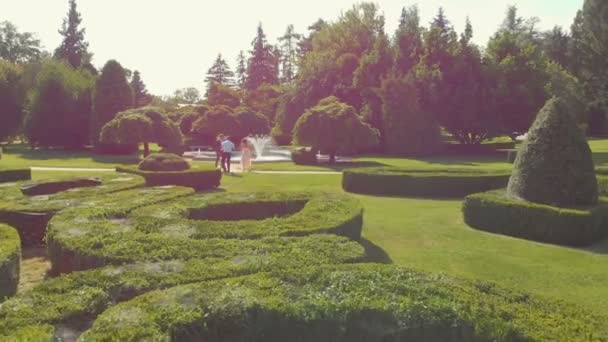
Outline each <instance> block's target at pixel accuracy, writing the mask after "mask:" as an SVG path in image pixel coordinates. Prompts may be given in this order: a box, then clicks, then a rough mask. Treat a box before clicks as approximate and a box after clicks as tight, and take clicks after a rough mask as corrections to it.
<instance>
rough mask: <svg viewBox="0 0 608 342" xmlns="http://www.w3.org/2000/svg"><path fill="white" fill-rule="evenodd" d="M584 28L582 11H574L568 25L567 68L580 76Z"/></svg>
mask: <svg viewBox="0 0 608 342" xmlns="http://www.w3.org/2000/svg"><path fill="white" fill-rule="evenodd" d="M584 35H585V28H584V27H583V11H582V10H579V11H578V12H577V13H576V17H575V18H574V22H573V23H572V26H570V40H569V42H568V61H569V65H568V66H567V67H568V70H569V71H570V72H571V73H572V74H573V75H574V76H576V77H581V71H582V66H583V44H584Z"/></svg>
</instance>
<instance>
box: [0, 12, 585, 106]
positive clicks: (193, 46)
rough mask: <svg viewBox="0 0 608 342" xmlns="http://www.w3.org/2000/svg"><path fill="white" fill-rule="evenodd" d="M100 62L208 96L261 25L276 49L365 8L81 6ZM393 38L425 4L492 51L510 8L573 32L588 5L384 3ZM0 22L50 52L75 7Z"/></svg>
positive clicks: (5, 16)
mask: <svg viewBox="0 0 608 342" xmlns="http://www.w3.org/2000/svg"><path fill="white" fill-rule="evenodd" d="M77 2H78V8H79V11H80V12H81V14H82V16H83V23H84V26H85V27H86V30H87V32H86V38H87V40H88V41H89V43H90V50H91V52H93V53H94V59H93V63H94V64H95V65H96V66H97V67H101V66H103V64H104V63H105V62H106V61H107V60H108V59H117V60H118V61H119V62H120V63H121V64H123V66H125V67H127V68H129V69H132V70H139V71H140V72H141V74H142V78H143V80H144V82H145V83H146V85H147V86H148V89H149V90H150V91H151V92H152V93H154V94H156V95H165V94H171V93H172V92H173V91H174V90H175V89H177V88H184V87H197V88H199V89H200V90H201V92H203V88H204V78H205V73H206V71H207V69H208V68H209V67H210V66H211V64H212V63H213V60H214V59H215V57H216V56H217V54H218V53H220V52H221V53H222V54H223V55H224V57H225V58H226V60H227V61H228V63H229V64H230V66H231V68H232V69H233V70H234V69H235V66H236V57H237V55H238V52H239V51H240V50H245V51H247V50H249V48H250V43H251V40H252V39H253V37H254V35H255V32H256V27H257V25H258V23H259V22H262V24H263V27H264V30H265V32H266V34H267V37H268V39H269V41H270V42H272V43H276V38H277V37H279V36H281V35H282V34H283V33H284V32H285V29H286V27H287V25H289V24H293V25H295V28H296V31H298V32H300V33H305V32H306V31H307V27H308V26H309V25H310V24H311V23H313V22H315V21H316V20H317V19H318V18H323V19H325V20H329V21H331V20H334V19H336V18H337V17H338V16H339V15H340V13H341V12H343V11H345V10H347V9H349V8H351V7H352V5H353V4H355V3H357V2H358V1H353V0H298V1H294V0H219V1H209V0H171V1H167V0H78V1H77ZM376 3H378V4H379V5H380V7H381V10H382V12H383V13H384V15H385V17H386V29H387V32H390V33H392V32H394V30H395V28H396V26H397V22H398V19H399V15H400V13H401V8H402V7H403V6H410V5H413V4H418V6H419V8H420V12H421V13H420V14H421V17H422V22H423V24H425V25H426V24H427V23H428V22H429V21H430V20H431V18H432V17H433V16H434V15H435V13H436V12H437V9H438V8H439V7H440V6H443V8H444V9H445V12H446V15H447V17H448V19H449V20H450V21H451V22H452V23H453V24H454V26H455V28H456V30H457V31H459V32H460V31H462V28H463V27H464V21H465V18H466V16H467V15H468V16H469V17H470V18H471V21H472V23H473V29H474V33H475V37H474V40H475V41H476V42H477V43H479V44H481V45H485V44H486V42H487V40H488V38H489V37H490V36H491V35H492V34H493V33H494V32H495V31H496V28H497V27H498V26H499V25H500V23H501V22H502V20H503V18H504V13H505V10H506V8H507V6H508V5H510V4H514V5H517V6H518V7H519V9H520V15H522V16H524V17H531V16H536V17H539V18H540V20H541V22H540V27H541V28H543V29H549V28H551V27H553V26H554V25H561V26H564V27H565V28H569V27H570V24H571V23H572V20H573V18H574V16H575V14H576V11H577V10H578V9H580V8H581V7H582V5H583V0H419V1H410V0H379V1H376ZM0 8H2V10H1V11H0V21H4V20H8V21H11V22H13V23H14V24H15V25H17V26H18V28H19V30H20V31H29V32H36V33H38V36H39V38H40V39H41V40H42V44H43V45H44V47H45V48H46V49H47V50H54V49H55V47H57V46H58V45H59V43H60V40H61V37H60V36H59V34H58V33H57V30H58V29H59V27H60V26H61V23H62V20H63V18H64V17H65V15H66V13H67V9H68V0H0Z"/></svg>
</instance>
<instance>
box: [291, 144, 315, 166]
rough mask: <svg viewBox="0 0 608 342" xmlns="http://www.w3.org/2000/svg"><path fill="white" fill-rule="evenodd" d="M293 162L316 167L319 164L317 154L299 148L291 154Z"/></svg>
mask: <svg viewBox="0 0 608 342" xmlns="http://www.w3.org/2000/svg"><path fill="white" fill-rule="evenodd" d="M291 160H292V161H293V162H294V163H295V164H296V165H315V164H317V153H316V152H313V151H311V150H308V149H305V148H299V149H297V150H295V151H293V152H291Z"/></svg>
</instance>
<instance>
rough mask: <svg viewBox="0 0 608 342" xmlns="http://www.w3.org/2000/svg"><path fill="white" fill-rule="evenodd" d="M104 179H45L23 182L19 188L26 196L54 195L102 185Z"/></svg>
mask: <svg viewBox="0 0 608 342" xmlns="http://www.w3.org/2000/svg"><path fill="white" fill-rule="evenodd" d="M102 184H103V181H102V180H101V179H100V178H74V179H66V180H62V181H55V180H44V181H39V182H34V183H26V184H22V185H21V186H20V187H19V188H20V189H21V192H22V193H23V194H24V195H26V196H41V195H52V194H56V193H58V192H62V191H67V190H70V189H78V188H88V187H94V186H100V185H102Z"/></svg>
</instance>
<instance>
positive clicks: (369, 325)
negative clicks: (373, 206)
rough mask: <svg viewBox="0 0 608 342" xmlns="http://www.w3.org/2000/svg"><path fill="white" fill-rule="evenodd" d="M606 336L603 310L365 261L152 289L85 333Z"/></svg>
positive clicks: (238, 337) (331, 337) (305, 337)
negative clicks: (363, 262)
mask: <svg viewBox="0 0 608 342" xmlns="http://www.w3.org/2000/svg"><path fill="white" fill-rule="evenodd" d="M124 317H129V319H128V320H126V319H124ZM116 322H120V324H116ZM605 332H606V328H605V326H604V325H603V323H602V316H601V315H599V314H598V315H596V314H592V313H590V312H586V311H581V310H580V309H579V308H577V307H574V306H572V305H569V304H565V303H561V302H554V301H550V300H545V299H540V298H536V297H533V296H530V295H529V294H526V293H521V292H513V291H508V290H504V289H502V288H500V287H498V286H496V285H494V284H488V283H480V282H475V281H467V280H460V279H455V278H451V277H447V276H442V275H433V274H426V273H420V272H416V271H412V270H409V269H405V268H400V267H395V266H391V265H377V264H367V265H344V266H326V267H318V268H313V269H301V268H297V269H291V270H286V271H285V270H280V271H272V272H269V273H261V274H256V275H252V276H247V277H241V278H233V279H226V280H221V281H212V282H204V283H199V284H191V285H185V286H180V287H175V288H172V289H168V290H164V291H157V292H152V293H149V294H146V295H143V296H141V297H139V298H136V299H134V300H132V301H130V302H126V303H123V304H119V305H117V306H115V307H113V308H110V309H109V310H107V311H105V312H104V313H103V314H102V315H101V316H99V317H98V318H97V320H96V321H95V323H94V324H93V326H92V328H91V330H89V331H87V332H86V333H85V334H84V335H83V339H85V340H109V339H117V340H154V339H162V340H176V341H182V340H196V341H221V340H224V339H227V338H228V339H229V340H231V341H245V340H247V341H249V340H251V341H262V340H263V341H270V342H272V341H288V340H293V337H294V336H297V340H298V341H319V342H323V341H357V342H358V341H373V342H379V341H587V340H601V339H602V337H603V336H605V335H604V334H605Z"/></svg>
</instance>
